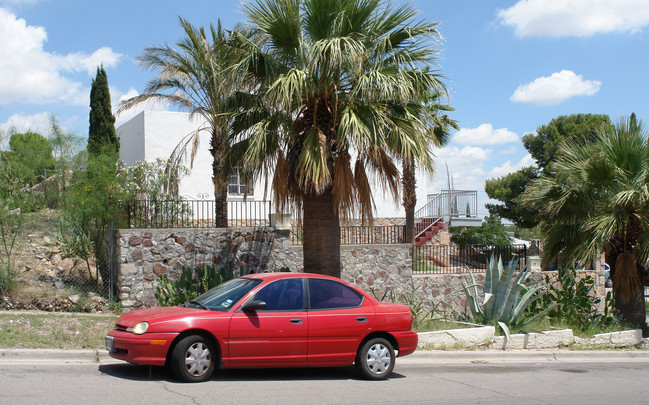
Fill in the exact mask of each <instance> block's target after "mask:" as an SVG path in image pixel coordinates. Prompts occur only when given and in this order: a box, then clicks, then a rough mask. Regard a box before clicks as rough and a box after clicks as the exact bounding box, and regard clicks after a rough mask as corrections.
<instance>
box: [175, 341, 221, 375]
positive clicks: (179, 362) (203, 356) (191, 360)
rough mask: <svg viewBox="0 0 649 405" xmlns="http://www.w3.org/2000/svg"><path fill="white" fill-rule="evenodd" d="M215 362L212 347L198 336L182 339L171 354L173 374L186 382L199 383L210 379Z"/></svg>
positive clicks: (214, 353)
mask: <svg viewBox="0 0 649 405" xmlns="http://www.w3.org/2000/svg"><path fill="white" fill-rule="evenodd" d="M215 362H216V350H215V349H214V345H213V344H212V343H211V342H209V341H208V340H207V339H205V338H204V337H202V336H198V335H192V336H187V337H186V338H183V339H182V340H181V341H180V342H178V344H177V345H176V347H174V349H173V352H172V353H171V369H172V371H173V373H174V374H175V375H176V377H178V378H179V379H181V380H183V381H186V382H201V381H205V380H207V379H208V378H210V376H211V375H212V372H213V371H214V364H215Z"/></svg>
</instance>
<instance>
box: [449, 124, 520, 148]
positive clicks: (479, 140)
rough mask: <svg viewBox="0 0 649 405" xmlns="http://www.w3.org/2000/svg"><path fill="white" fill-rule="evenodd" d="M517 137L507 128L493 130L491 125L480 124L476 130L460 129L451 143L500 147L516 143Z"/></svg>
mask: <svg viewBox="0 0 649 405" xmlns="http://www.w3.org/2000/svg"><path fill="white" fill-rule="evenodd" d="M518 140H519V139H518V135H516V134H515V133H514V132H512V131H510V130H508V129H507V128H499V129H494V127H493V126H492V125H491V124H482V125H480V126H479V127H478V128H462V129H460V130H459V131H458V132H457V133H456V134H455V135H453V141H455V142H457V143H459V144H462V145H501V144H505V143H510V142H517V141H518Z"/></svg>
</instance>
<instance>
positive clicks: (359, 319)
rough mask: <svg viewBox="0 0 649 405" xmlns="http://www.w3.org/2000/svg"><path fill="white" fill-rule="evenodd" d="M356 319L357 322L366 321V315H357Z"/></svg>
mask: <svg viewBox="0 0 649 405" xmlns="http://www.w3.org/2000/svg"><path fill="white" fill-rule="evenodd" d="M356 320H357V321H358V322H367V317H366V316H359V317H358V318H356Z"/></svg>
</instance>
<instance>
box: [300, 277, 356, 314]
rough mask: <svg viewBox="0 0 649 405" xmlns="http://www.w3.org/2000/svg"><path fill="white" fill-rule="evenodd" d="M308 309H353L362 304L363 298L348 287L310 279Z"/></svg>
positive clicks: (328, 281) (329, 281)
mask: <svg viewBox="0 0 649 405" xmlns="http://www.w3.org/2000/svg"><path fill="white" fill-rule="evenodd" d="M308 280H309V308H311V309H341V308H355V307H358V306H360V305H361V304H362V302H363V296H362V295H361V294H359V293H358V292H357V291H354V290H353V289H351V288H349V287H348V286H346V285H344V284H342V283H339V282H337V281H333V280H322V279H317V278H310V279H308Z"/></svg>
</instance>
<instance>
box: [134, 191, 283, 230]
mask: <svg viewBox="0 0 649 405" xmlns="http://www.w3.org/2000/svg"><path fill="white" fill-rule="evenodd" d="M214 205H215V204H214V201H213V200H188V199H183V198H176V199H164V200H135V201H133V202H132V203H131V204H129V205H128V226H129V228H213V227H215V226H216V220H215V207H214ZM270 214H271V207H270V201H228V226H232V227H263V226H269V225H270Z"/></svg>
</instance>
